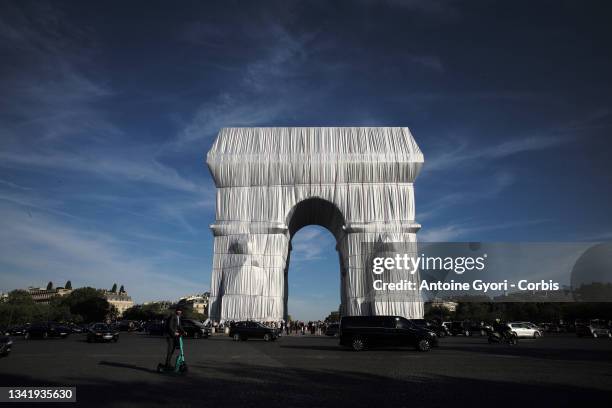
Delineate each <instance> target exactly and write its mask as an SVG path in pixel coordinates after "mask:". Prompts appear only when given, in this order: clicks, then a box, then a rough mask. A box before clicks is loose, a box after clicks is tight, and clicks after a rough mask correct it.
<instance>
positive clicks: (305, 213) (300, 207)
mask: <svg viewBox="0 0 612 408" xmlns="http://www.w3.org/2000/svg"><path fill="white" fill-rule="evenodd" d="M286 224H287V226H288V227H289V237H290V239H291V238H293V236H294V235H295V233H296V232H298V231H299V230H300V229H302V228H304V227H306V226H308V225H319V226H321V227H324V228H326V229H328V230H329V231H330V232H331V233H332V235H333V236H334V237H335V238H336V242H338V241H339V240H340V238H341V237H342V235H343V233H344V231H343V226H344V225H345V220H344V215H343V214H342V212H341V211H340V209H339V208H338V207H337V206H336V204H334V203H332V202H330V201H327V200H325V199H322V198H319V197H310V198H306V199H304V200H302V201H300V202H299V203H297V204H296V205H294V206H293V208H291V210H290V211H289V213H288V214H287V218H286Z"/></svg>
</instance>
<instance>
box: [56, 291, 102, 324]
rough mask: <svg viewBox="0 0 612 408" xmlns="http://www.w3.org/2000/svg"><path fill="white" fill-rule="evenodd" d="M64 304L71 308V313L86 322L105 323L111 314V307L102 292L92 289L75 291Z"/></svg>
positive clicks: (64, 299)
mask: <svg viewBox="0 0 612 408" xmlns="http://www.w3.org/2000/svg"><path fill="white" fill-rule="evenodd" d="M62 303H63V304H64V305H67V306H68V307H69V308H70V313H72V314H73V315H80V316H81V317H82V319H83V321H85V322H96V321H103V320H105V319H106V317H107V316H108V315H109V313H110V312H111V305H110V303H108V301H107V300H106V298H105V297H104V294H103V293H102V291H100V290H97V289H94V288H90V287H85V288H78V289H75V290H73V291H72V293H70V295H68V296H66V297H64V298H63V302H62Z"/></svg>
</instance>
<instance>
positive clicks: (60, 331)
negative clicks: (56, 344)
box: [24, 322, 71, 339]
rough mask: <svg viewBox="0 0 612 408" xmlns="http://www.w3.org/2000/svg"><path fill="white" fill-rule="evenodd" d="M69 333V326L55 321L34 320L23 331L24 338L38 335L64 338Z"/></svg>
mask: <svg viewBox="0 0 612 408" xmlns="http://www.w3.org/2000/svg"><path fill="white" fill-rule="evenodd" d="M70 333H71V330H70V328H68V327H66V326H64V325H61V324H59V323H55V322H36V323H32V324H31V325H30V326H29V327H28V328H27V329H26V330H25V333H24V337H25V338H26V339H30V338H34V337H39V338H43V339H46V338H49V337H59V338H62V339H65V338H66V337H68V335H69V334H70Z"/></svg>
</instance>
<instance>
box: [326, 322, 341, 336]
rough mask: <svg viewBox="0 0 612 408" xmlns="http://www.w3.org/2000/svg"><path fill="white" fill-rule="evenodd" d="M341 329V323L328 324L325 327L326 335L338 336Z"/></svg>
mask: <svg viewBox="0 0 612 408" xmlns="http://www.w3.org/2000/svg"><path fill="white" fill-rule="evenodd" d="M339 330H340V324H338V323H331V324H328V325H327V327H326V328H325V335H326V336H337V335H338V331H339Z"/></svg>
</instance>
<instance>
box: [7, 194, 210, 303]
mask: <svg viewBox="0 0 612 408" xmlns="http://www.w3.org/2000/svg"><path fill="white" fill-rule="evenodd" d="M0 211H1V212H2V214H3V217H2V219H1V221H0V259H1V262H0V267H1V268H2V281H1V285H0V286H1V288H0V289H1V290H4V291H7V290H11V289H13V288H15V287H22V286H23V282H24V277H23V276H22V271H28V277H27V279H29V280H30V281H31V284H36V283H38V282H41V283H42V282H46V281H48V280H49V279H51V278H53V279H55V280H57V281H58V282H64V281H66V280H69V279H70V280H72V282H73V284H75V285H77V286H78V285H92V286H96V287H107V286H110V285H111V284H112V283H113V282H121V283H123V284H124V285H125V286H126V288H128V290H129V291H130V293H131V294H132V295H133V296H134V297H135V298H136V300H140V301H143V300H148V299H159V298H160V297H161V298H170V299H173V298H177V297H178V296H179V295H182V294H185V293H191V292H193V291H194V288H199V289H201V290H202V291H203V290H205V289H206V288H207V287H208V283H206V282H204V281H193V280H191V279H188V278H186V277H184V276H181V273H180V272H177V271H175V270H173V269H164V268H163V267H159V266H158V265H157V264H156V262H155V261H157V259H155V258H153V259H152V258H150V257H147V256H138V255H135V254H133V253H130V251H129V248H128V247H126V246H125V242H124V241H122V240H119V239H117V238H115V237H114V236H112V235H109V234H108V233H104V232H101V231H95V230H90V231H87V230H84V229H82V228H74V227H71V226H69V225H67V224H66V223H64V222H60V221H58V220H56V219H54V218H52V217H50V216H47V215H45V214H42V213H36V214H34V216H32V215H29V214H26V213H24V212H23V211H19V210H18V209H16V208H14V207H12V206H10V205H1V204H0ZM15 254H18V256H15ZM162 255H163V256H164V257H168V256H177V255H173V254H172V253H171V252H166V253H165V254H162Z"/></svg>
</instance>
